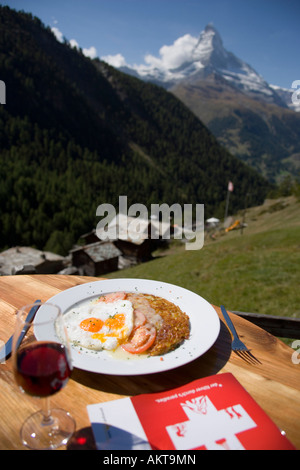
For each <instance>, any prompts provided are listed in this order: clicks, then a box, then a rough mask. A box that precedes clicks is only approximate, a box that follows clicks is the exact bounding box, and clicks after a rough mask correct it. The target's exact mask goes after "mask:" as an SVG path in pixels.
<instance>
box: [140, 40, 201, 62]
mask: <svg viewBox="0 0 300 470" xmlns="http://www.w3.org/2000/svg"><path fill="white" fill-rule="evenodd" d="M197 42H198V39H197V38H194V37H193V36H191V35H190V34H185V35H184V36H182V37H180V38H178V39H176V41H174V42H173V44H171V45H170V46H162V47H161V48H160V50H159V56H160V57H155V56H153V55H151V54H148V55H146V56H145V62H146V64H147V65H149V66H150V67H151V68H153V67H157V68H159V69H163V70H170V69H176V68H178V67H180V66H181V65H182V64H183V63H184V62H186V61H189V60H192V53H193V50H194V48H195V46H196V44H197Z"/></svg>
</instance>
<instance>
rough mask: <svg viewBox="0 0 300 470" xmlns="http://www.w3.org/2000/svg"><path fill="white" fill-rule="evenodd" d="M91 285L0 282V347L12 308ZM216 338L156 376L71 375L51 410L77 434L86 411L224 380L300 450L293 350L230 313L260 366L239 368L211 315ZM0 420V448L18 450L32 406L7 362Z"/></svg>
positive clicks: (73, 280)
mask: <svg viewBox="0 0 300 470" xmlns="http://www.w3.org/2000/svg"><path fill="white" fill-rule="evenodd" d="M98 280H99V278H90V277H84V276H61V275H23V276H7V277H5V276H3V277H0V299H1V300H0V339H1V340H6V339H7V338H8V337H9V336H10V334H12V332H13V323H14V321H13V319H14V311H15V308H18V307H20V306H22V305H24V303H27V302H33V301H34V300H36V299H41V300H42V301H46V300H48V299H49V298H50V297H52V296H53V295H55V294H57V293H58V292H60V291H61V290H64V289H67V288H70V287H73V286H75V285H79V284H82V283H84V282H93V281H98ZM214 308H215V309H216V311H217V313H218V315H219V316H220V319H221V330H220V334H219V337H218V338H217V340H216V342H215V344H214V345H213V346H212V348H211V349H210V350H209V351H208V352H207V353H206V354H204V355H203V356H201V357H200V358H198V359H195V360H194V361H192V362H191V363H189V364H186V365H184V366H181V367H179V368H177V369H174V370H170V371H167V372H164V373H163V374H159V373H157V374H150V375H141V376H133V377H127V376H125V377H118V376H111V375H106V374H95V373H90V372H87V371H83V370H79V369H74V371H73V374H72V378H71V379H70V381H69V383H68V384H67V386H66V387H65V389H63V390H62V391H61V392H59V393H58V394H57V395H54V396H53V398H52V399H51V402H52V404H53V406H56V407H62V408H67V409H68V411H70V413H71V414H72V415H73V416H74V418H75V420H76V424H77V430H78V429H82V428H85V427H88V426H90V422H89V419H88V415H87V411H86V406H87V405H89V404H92V403H98V402H102V401H109V400H113V399H117V398H120V397H125V396H133V395H136V394H140V393H148V392H156V391H162V390H168V389H171V388H173V387H178V386H180V385H183V384H185V383H188V382H190V381H192V380H195V379H198V378H202V377H206V376H208V375H213V374H216V373H223V372H231V373H233V374H234V376H235V377H236V378H237V379H238V380H239V381H240V383H241V384H242V385H243V386H244V387H245V388H246V390H247V391H248V392H249V393H250V394H251V395H252V396H253V398H254V399H255V400H256V401H257V402H258V403H259V404H260V406H262V408H263V409H264V410H265V411H266V412H267V414H268V415H269V416H270V417H271V418H272V419H273V420H274V422H275V423H276V424H277V425H278V426H279V427H280V428H281V429H283V430H284V431H285V432H286V434H287V437H288V438H289V439H290V440H291V442H292V443H293V444H294V445H295V446H296V447H297V448H298V449H300V394H299V390H300V364H293V362H292V354H293V352H294V351H293V349H291V348H289V347H288V346H287V345H285V344H284V343H282V342H281V341H280V340H278V339H277V338H276V337H274V336H272V335H271V334H270V333H267V332H266V331H264V330H262V329H261V328H259V327H257V326H256V325H255V324H253V323H250V322H248V321H247V320H245V319H243V318H241V317H238V316H236V315H234V314H232V313H230V316H231V317H232V319H233V321H234V324H235V326H236V329H237V331H238V333H239V335H240V336H241V339H242V340H244V342H246V344H247V345H248V347H250V349H251V350H252V353H253V354H254V356H255V357H256V358H257V359H258V360H259V361H260V363H259V364H257V365H254V364H251V363H247V362H245V361H244V360H242V359H241V358H240V357H238V356H237V355H236V354H235V353H234V352H232V350H231V334H230V333H229V330H228V329H227V327H226V325H225V323H224V319H223V317H222V314H221V313H220V309H219V307H216V306H215V307H214ZM0 390H1V399H2V406H1V417H0V448H1V449H22V445H21V443H20V440H19V435H18V432H19V428H20V425H21V423H22V421H23V420H24V419H25V418H26V416H27V415H28V414H30V413H32V412H33V411H36V410H37V409H38V406H39V405H38V400H37V399H31V398H29V397H28V396H26V395H22V394H21V393H20V391H19V390H18V388H17V386H16V384H15V382H14V378H13V372H12V366H11V359H8V360H7V361H6V362H5V363H4V364H0Z"/></svg>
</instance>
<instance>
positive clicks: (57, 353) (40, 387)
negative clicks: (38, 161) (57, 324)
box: [15, 342, 71, 397]
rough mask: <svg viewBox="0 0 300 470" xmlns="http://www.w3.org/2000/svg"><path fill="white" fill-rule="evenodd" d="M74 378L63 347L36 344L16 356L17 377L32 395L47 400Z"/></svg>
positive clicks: (17, 380) (57, 344) (25, 347)
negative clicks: (46, 398) (70, 378)
mask: <svg viewBox="0 0 300 470" xmlns="http://www.w3.org/2000/svg"><path fill="white" fill-rule="evenodd" d="M70 375H71V368H70V365H69V362H68V354H67V351H66V348H65V346H64V345H62V344H59V343H54V342H53V343H52V342H36V343H32V344H29V345H28V346H24V347H23V348H21V349H20V350H19V351H18V353H17V359H16V365H15V378H16V382H17V384H18V385H19V386H20V387H21V388H22V389H23V390H24V391H25V392H26V393H28V394H29V395H32V396H36V397H47V396H50V395H53V394H54V393H56V392H58V391H59V390H61V389H62V388H63V387H64V386H65V385H66V383H67V381H68V378H69V377H70Z"/></svg>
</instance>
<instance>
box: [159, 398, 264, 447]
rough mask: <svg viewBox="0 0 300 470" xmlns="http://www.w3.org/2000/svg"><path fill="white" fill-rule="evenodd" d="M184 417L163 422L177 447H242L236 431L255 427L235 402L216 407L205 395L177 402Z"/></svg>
mask: <svg viewBox="0 0 300 470" xmlns="http://www.w3.org/2000/svg"><path fill="white" fill-rule="evenodd" d="M181 406H182V408H183V410H184V412H185V414H186V415H187V417H188V419H187V421H184V422H182V423H177V424H173V425H171V426H167V427H166V430H167V432H168V434H169V436H170V438H171V440H172V442H173V444H174V446H175V448H176V449H178V450H187V449H195V448H198V447H201V446H205V447H206V448H207V449H210V450H213V449H215V450H216V449H226V450H227V449H228V450H229V449H239V450H242V449H244V447H243V445H242V444H241V442H240V440H239V439H238V436H237V434H238V433H240V432H243V431H247V430H249V429H252V428H254V427H256V423H255V422H254V421H253V420H252V418H251V417H250V416H249V415H248V413H247V412H246V411H245V410H244V408H243V407H242V405H239V404H236V405H233V406H230V407H228V408H225V409H223V410H217V408H216V407H215V406H214V405H213V403H212V402H211V401H210V399H209V398H208V397H207V396H206V395H202V396H199V397H195V398H193V399H191V400H187V401H185V402H184V403H181Z"/></svg>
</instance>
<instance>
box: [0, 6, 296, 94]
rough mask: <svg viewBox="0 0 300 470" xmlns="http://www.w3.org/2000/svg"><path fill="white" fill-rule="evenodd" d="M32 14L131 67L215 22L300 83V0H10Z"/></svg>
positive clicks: (274, 80)
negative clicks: (121, 59)
mask: <svg viewBox="0 0 300 470" xmlns="http://www.w3.org/2000/svg"><path fill="white" fill-rule="evenodd" d="M1 4H2V5H9V6H10V7H11V8H14V9H16V10H24V11H26V12H31V13H32V14H33V15H35V16H37V17H39V18H40V19H41V20H42V22H43V23H44V24H45V25H47V26H50V27H55V28H57V32H58V33H61V35H62V36H64V37H65V38H66V39H67V40H68V41H71V40H74V41H76V42H74V44H78V45H79V46H80V47H81V48H82V49H84V50H85V52H86V54H91V55H92V56H93V55H97V56H98V57H100V58H101V57H104V56H109V55H113V56H115V55H117V54H120V55H121V56H122V57H123V59H124V60H125V61H126V63H127V64H129V65H134V64H137V65H140V64H143V63H144V58H145V56H146V55H149V54H150V55H152V56H155V57H159V50H160V49H161V47H162V46H164V45H172V44H173V43H174V41H175V40H176V39H178V38H179V37H182V36H184V35H185V34H190V35H191V36H193V37H198V36H199V35H200V33H201V31H202V30H203V29H204V28H205V26H206V25H207V24H208V23H213V24H214V26H215V27H216V29H217V30H218V31H219V33H220V35H221V37H222V39H223V43H224V46H225V48H226V49H227V50H229V51H231V52H233V53H234V54H235V55H237V56H238V57H239V58H241V59H243V60H244V61H246V62H248V63H249V64H250V65H251V66H252V67H253V68H254V69H256V71H257V72H258V73H259V74H260V75H262V76H263V77H264V78H265V79H266V80H267V81H268V82H269V83H271V84H274V85H279V86H282V87H284V88H291V84H292V82H293V81H294V80H300V59H299V48H300V1H299V0H238V1H237V0H209V1H207V0H51V1H47V0H7V1H3V2H1Z"/></svg>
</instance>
